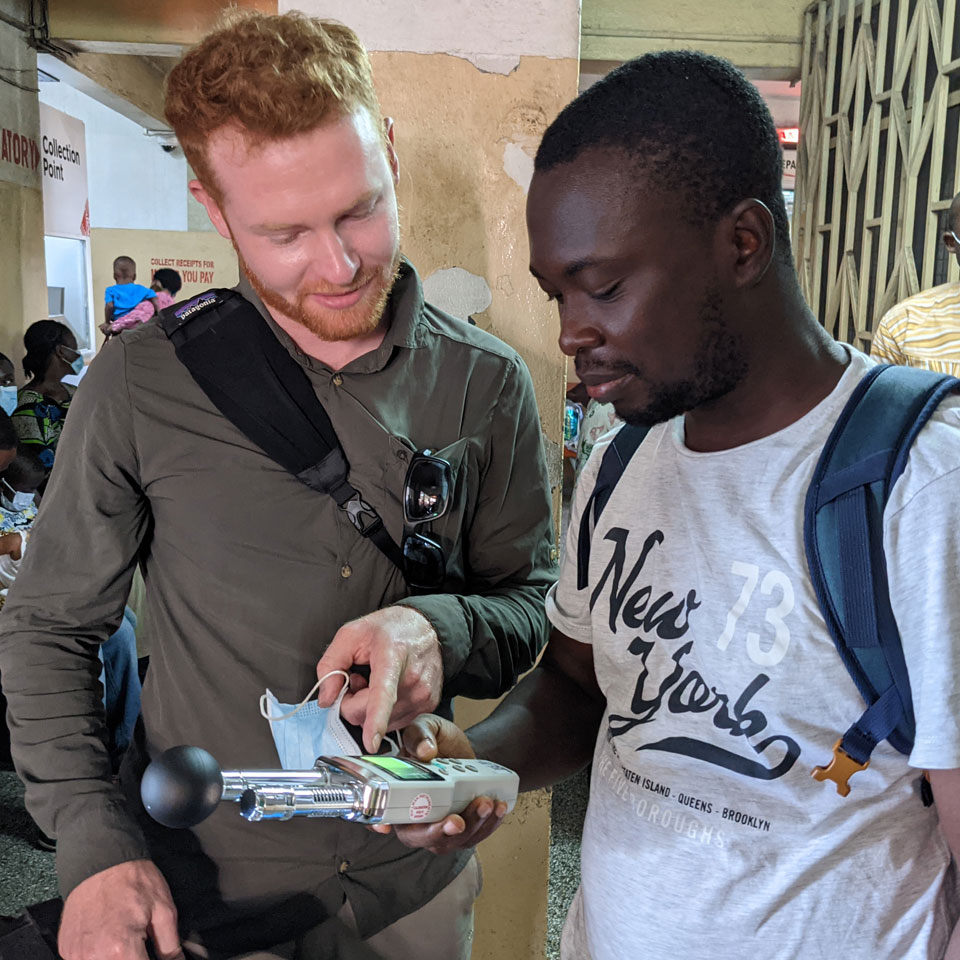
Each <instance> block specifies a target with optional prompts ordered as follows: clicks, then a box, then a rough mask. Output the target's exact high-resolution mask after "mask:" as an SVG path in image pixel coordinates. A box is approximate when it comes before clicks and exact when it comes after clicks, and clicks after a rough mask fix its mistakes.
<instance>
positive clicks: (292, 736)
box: [260, 670, 398, 770]
mask: <svg viewBox="0 0 960 960" xmlns="http://www.w3.org/2000/svg"><path fill="white" fill-rule="evenodd" d="M333 676H341V677H343V680H344V683H343V689H342V690H341V691H340V695H339V696H338V697H337V699H336V702H335V703H334V704H333V706H331V707H321V706H319V705H318V704H317V701H316V700H315V699H313V696H314V694H315V693H316V692H317V691H318V690H319V689H320V684H321V683H323V681H324V680H326V679H327V677H333ZM349 689H350V677H349V675H348V674H347V673H345V672H344V671H343V670H332V671H331V672H330V673H328V674H326V676H323V677H321V678H320V679H319V680H318V681H317V682H316V683H315V684H314V686H313V689H312V690H311V691H310V692H309V693H308V694H307V695H306V696H305V697H304V698H303V700H301V701H300V703H299V704H292V703H280V702H279V701H278V700H277V698H276V697H275V696H274V695H273V694H272V693H271V692H270V691H269V690H267V692H266V693H265V694H264V695H263V696H262V697H261V698H260V715H261V716H262V717H263V718H264V719H265V720H269V721H270V730H271V732H272V733H273V742H274V744H275V745H276V748H277V756H278V757H279V758H280V766H281V767H282V768H283V769H284V770H312V769H313V765H314V763H315V762H316V759H317V757H359V756H361V755H362V754H363V752H364V751H363V750H362V749H361V747H360V745H359V744H358V743H357V741H356V740H354V739H353V737H352V736H351V735H350V731H349V730H347V728H346V726H345V725H344V723H343V719H342V718H341V716H340V705H341V703H342V702H343V698H344V696H345V695H346V693H347V691H348V690H349ZM384 742H385V743H388V744H390V746H391V748H392V752H394V753H395V752H398V751H397V747H396V745H395V744H393V743H392V742H391V741H390V740H389V738H384Z"/></svg>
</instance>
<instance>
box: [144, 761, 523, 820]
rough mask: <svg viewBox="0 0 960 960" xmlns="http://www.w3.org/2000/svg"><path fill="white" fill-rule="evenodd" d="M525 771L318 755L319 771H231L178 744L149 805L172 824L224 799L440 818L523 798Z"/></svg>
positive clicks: (248, 810)
mask: <svg viewBox="0 0 960 960" xmlns="http://www.w3.org/2000/svg"><path fill="white" fill-rule="evenodd" d="M519 785H520V778H519V777H518V776H517V774H516V773H514V772H513V771H512V770H508V769H507V768H506V767H501V766H500V765H499V764H497V763H493V762H491V761H489V760H456V759H450V758H438V759H436V760H431V761H429V762H423V761H420V760H411V759H407V758H405V757H390V756H363V757H318V758H317V762H316V764H315V765H314V768H313V769H312V770H223V771H221V770H220V768H219V766H217V762H216V760H214V758H213V757H212V756H211V755H210V754H209V753H207V751H206V750H202V749H200V748H199V747H186V746H184V747H173V748H171V749H170V750H167V751H166V752H165V753H163V754H162V755H161V756H160V757H158V758H157V759H156V760H155V761H154V762H153V763H151V764H150V765H149V766H148V767H147V769H146V771H145V772H144V775H143V780H142V782H141V784H140V795H141V798H142V799H143V805H144V807H145V808H146V810H147V812H148V813H149V814H150V816H152V817H153V818H154V819H155V820H157V821H158V822H159V823H162V824H164V825H165V826H168V827H190V826H193V825H194V824H197V823H200V822H201V821H202V820H205V819H206V818H207V817H208V816H209V815H210V814H211V813H213V811H214V809H216V807H217V805H218V804H219V803H220V802H221V801H232V802H235V803H238V804H239V805H240V814H241V816H243V817H244V818H245V819H246V820H250V821H252V822H257V821H260V820H289V819H290V818H291V817H338V818H340V819H342V820H355V821H357V822H358V823H388V824H403V823H434V822H436V821H437V820H442V819H443V818H444V817H446V816H447V815H448V814H451V813H460V812H462V811H463V810H464V809H466V807H467V806H468V805H469V804H470V802H471V801H472V800H474V799H475V798H476V797H481V796H483V797H491V798H492V799H494V800H498V801H503V802H504V803H506V804H507V812H508V813H509V812H510V811H511V810H512V809H513V807H514V805H515V804H516V801H517V793H518V791H519Z"/></svg>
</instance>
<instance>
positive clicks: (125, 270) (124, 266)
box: [113, 256, 137, 277]
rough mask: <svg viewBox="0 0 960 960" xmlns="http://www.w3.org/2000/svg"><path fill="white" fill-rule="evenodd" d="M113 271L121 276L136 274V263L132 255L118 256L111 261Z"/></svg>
mask: <svg viewBox="0 0 960 960" xmlns="http://www.w3.org/2000/svg"><path fill="white" fill-rule="evenodd" d="M113 272H114V273H119V274H120V276H121V277H129V276H136V273H137V264H136V261H135V260H134V259H133V257H126V256H120V257H117V259H116V260H114V261H113Z"/></svg>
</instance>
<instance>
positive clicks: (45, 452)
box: [12, 320, 83, 477]
mask: <svg viewBox="0 0 960 960" xmlns="http://www.w3.org/2000/svg"><path fill="white" fill-rule="evenodd" d="M23 345H24V348H25V349H26V351H27V352H26V356H25V357H24V358H23V369H24V372H25V373H26V375H27V376H28V377H30V380H29V381H28V383H27V384H26V385H25V386H23V387H22V388H21V389H20V392H19V394H18V396H17V408H16V410H15V411H14V413H13V417H12V419H13V425H14V428H15V429H16V431H17V436H18V437H19V438H20V443H21V444H23V445H24V446H27V447H29V448H30V449H31V450H33V452H34V453H35V454H36V455H37V457H39V459H40V462H41V463H42V464H43V468H44V470H46V472H47V476H48V477H49V476H50V470H51V469H52V468H53V458H54V454H55V453H56V449H57V443H58V442H59V440H60V434H61V432H62V431H63V422H64V420H65V419H66V416H67V410H68V409H69V408H70V401H71V400H72V399H73V394H74V392H75V391H76V387H72V386H70V385H69V384H66V383H63V382H62V381H63V378H64V377H66V376H68V375H70V374H79V373H80V371H81V370H83V357H82V356H81V354H80V351H79V350H78V349H77V338H76V337H75V336H74V335H73V331H71V329H70V328H69V327H68V326H66V325H65V324H62V323H60V322H59V321H57V320H38V321H37V322H36V323H33V324H31V325H30V326H29V327H28V328H27V332H26V333H25V334H24V335H23Z"/></svg>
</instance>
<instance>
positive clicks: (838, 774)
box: [810, 738, 870, 797]
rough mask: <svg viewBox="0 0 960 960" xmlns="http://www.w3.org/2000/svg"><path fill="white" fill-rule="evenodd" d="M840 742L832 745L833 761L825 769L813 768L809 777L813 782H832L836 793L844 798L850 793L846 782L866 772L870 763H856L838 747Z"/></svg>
mask: <svg viewBox="0 0 960 960" xmlns="http://www.w3.org/2000/svg"><path fill="white" fill-rule="evenodd" d="M842 742H843V741H842V738H841V739H840V740H838V741H837V742H836V743H835V744H834V745H833V759H832V760H831V761H830V762H829V763H828V764H827V765H826V766H825V767H814V768H813V770H811V771H810V775H811V776H812V777H813V779H814V780H833V781H834V783H836V785H837V793H839V794H840V796H841V797H845V796H846V795H847V794H848V793H849V792H850V784H849V783H848V782H847V781H848V780H849V779H850V778H851V777H852V776H853V775H854V774H855V773H859V772H860V771H861V770H866V769H867V767H869V766H870V761H869V760H868V761H867V762H866V763H858V762H857V761H856V760H854V759H853V757H851V756H850V754H849V753H847V752H846V751H845V750H844V749H843V748H842V747H841V746H840V744H841V743H842Z"/></svg>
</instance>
